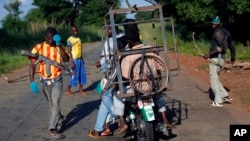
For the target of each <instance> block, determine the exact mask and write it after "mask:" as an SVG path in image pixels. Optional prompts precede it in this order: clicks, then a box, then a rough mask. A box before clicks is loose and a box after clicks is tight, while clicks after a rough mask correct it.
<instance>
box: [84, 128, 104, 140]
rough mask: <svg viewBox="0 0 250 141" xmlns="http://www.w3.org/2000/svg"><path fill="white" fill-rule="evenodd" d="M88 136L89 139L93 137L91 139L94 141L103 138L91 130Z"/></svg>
mask: <svg viewBox="0 0 250 141" xmlns="http://www.w3.org/2000/svg"><path fill="white" fill-rule="evenodd" d="M87 135H88V136H89V137H91V138H94V139H99V138H101V136H99V135H95V131H94V130H89V131H88V134H87Z"/></svg>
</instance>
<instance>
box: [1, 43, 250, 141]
mask: <svg viewBox="0 0 250 141" xmlns="http://www.w3.org/2000/svg"><path fill="white" fill-rule="evenodd" d="M98 48H99V49H98ZM100 48H101V43H99V42H96V43H92V44H87V45H85V46H84V60H85V63H86V64H87V65H88V67H87V71H88V72H89V73H90V74H89V75H88V84H87V85H86V86H85V88H86V90H88V91H89V93H90V94H89V95H87V96H81V95H79V94H78V93H77V92H76V93H75V95H74V96H72V97H67V96H66V95H63V97H62V101H61V108H62V114H64V115H65V117H66V121H65V122H66V126H65V128H64V134H65V135H66V138H65V139H63V140H65V141H83V140H84V141H91V140H96V139H91V138H89V137H88V136H87V135H86V133H87V131H88V130H89V129H92V128H93V127H94V123H95V119H96V114H97V111H98V106H99V104H100V100H99V95H97V93H96V91H95V86H96V84H97V82H98V81H99V80H100V78H101V77H102V74H101V73H96V71H97V70H96V69H95V68H92V67H91V66H92V65H94V63H95V61H96V60H97V59H98V56H99V54H100ZM27 70H28V67H24V68H23V69H20V70H16V71H14V72H12V73H10V74H7V76H9V77H10V78H11V77H12V78H15V77H16V76H18V75H19V76H20V75H23V74H25V73H27ZM187 71H188V70H187V68H185V67H183V66H181V73H180V74H179V75H178V76H176V77H174V78H173V84H174V85H173V86H174V90H173V91H169V92H168V93H167V95H166V101H167V106H168V108H169V115H170V116H171V117H172V120H173V122H175V123H177V126H176V128H174V129H173V130H172V133H173V134H174V135H175V136H173V137H171V138H170V137H169V136H168V134H166V136H163V137H162V138H161V140H172V141H211V140H213V141H229V126H230V125H232V124H250V114H249V112H248V113H247V112H246V113H244V112H241V111H238V110H236V108H235V107H234V106H233V105H232V104H224V107H222V108H220V107H211V106H210V105H209V103H210V101H211V100H210V98H209V95H208V93H206V92H204V91H206V90H207V86H205V85H203V84H201V83H199V81H196V80H194V79H193V78H191V76H190V75H188V74H187V73H186V72H187ZM68 79H69V76H65V77H64V90H65V88H66V86H67V83H68ZM36 81H37V82H38V83H39V80H38V76H37V77H36ZM73 91H77V88H75V89H73ZM48 108H49V107H48V103H47V101H46V99H45V97H44V96H43V94H42V93H41V92H40V93H39V94H37V95H34V94H32V93H31V91H30V89H29V81H28V77H25V78H23V79H20V80H18V81H15V82H13V83H6V81H5V80H4V79H3V78H1V79H0V113H1V116H0V127H1V128H0V140H1V141H49V140H54V139H52V138H51V137H50V136H49V135H48V131H47V128H48V118H49V112H48ZM100 140H102V141H116V140H125V139H123V138H121V137H118V136H110V137H103V138H101V139H100Z"/></svg>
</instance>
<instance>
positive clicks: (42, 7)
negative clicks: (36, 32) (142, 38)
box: [26, 0, 120, 25]
mask: <svg viewBox="0 0 250 141" xmlns="http://www.w3.org/2000/svg"><path fill="white" fill-rule="evenodd" d="M77 1H78V2H81V3H82V6H81V7H80V9H75V8H76V7H75V5H74V4H75V2H77ZM116 1H117V0H102V1H100V0H91V1H90V0H74V1H73V0H71V1H69V0H46V1H42V0H34V1H33V3H32V4H33V5H34V6H36V7H37V8H35V9H33V10H31V11H30V12H29V13H28V15H27V16H26V17H27V19H28V21H35V20H37V19H38V18H37V17H39V20H46V21H47V22H50V23H57V24H60V23H66V24H69V23H70V22H72V19H75V24H77V25H83V24H95V25H102V24H103V18H104V15H105V14H106V13H107V12H108V10H109V8H110V7H111V5H113V3H114V2H116ZM119 6H120V3H119V2H118V3H116V4H115V8H117V7H119Z"/></svg>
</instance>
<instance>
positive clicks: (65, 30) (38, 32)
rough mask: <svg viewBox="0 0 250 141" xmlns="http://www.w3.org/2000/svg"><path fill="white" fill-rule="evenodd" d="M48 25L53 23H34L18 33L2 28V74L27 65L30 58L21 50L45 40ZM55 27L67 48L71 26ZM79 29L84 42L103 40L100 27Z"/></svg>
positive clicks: (0, 67) (86, 26)
mask: <svg viewBox="0 0 250 141" xmlns="http://www.w3.org/2000/svg"><path fill="white" fill-rule="evenodd" d="M48 26H53V25H50V24H47V23H41V24H37V23H33V24H31V25H30V27H29V28H28V29H27V30H26V31H20V32H18V33H16V32H12V31H8V32H6V31H3V30H0V36H1V40H0V74H3V73H8V72H11V71H12V70H15V69H18V68H21V67H23V66H24V65H27V64H28V63H29V60H28V59H27V58H26V57H23V56H21V50H22V49H26V50H31V49H32V47H33V46H34V45H35V44H37V43H40V42H43V41H44V31H45V29H46V28H47V27H48ZM54 27H57V31H58V33H59V34H60V35H61V37H62V44H63V45H64V47H65V48H66V40H67V38H68V37H69V27H68V26H61V27H60V26H54ZM78 30H79V37H80V38H81V39H82V43H86V42H94V41H99V40H101V36H100V28H98V27H95V26H93V25H84V26H80V27H78Z"/></svg>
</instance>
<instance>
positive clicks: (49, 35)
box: [45, 27, 57, 46]
mask: <svg viewBox="0 0 250 141" xmlns="http://www.w3.org/2000/svg"><path fill="white" fill-rule="evenodd" d="M56 34H57V31H56V29H55V28H53V27H48V28H47V29H46V31H45V42H46V43H47V44H49V45H51V46H54V45H55V42H54V41H53V37H54V35H56Z"/></svg>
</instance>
